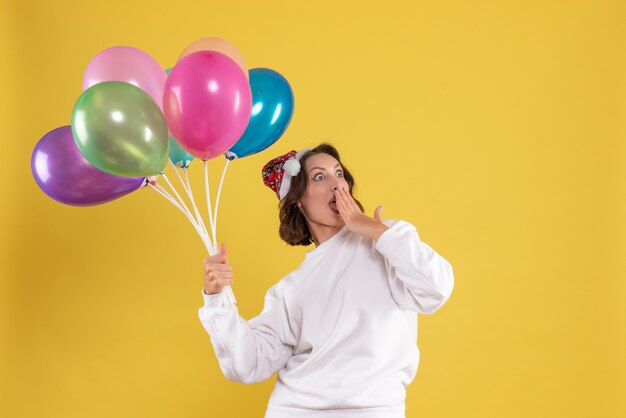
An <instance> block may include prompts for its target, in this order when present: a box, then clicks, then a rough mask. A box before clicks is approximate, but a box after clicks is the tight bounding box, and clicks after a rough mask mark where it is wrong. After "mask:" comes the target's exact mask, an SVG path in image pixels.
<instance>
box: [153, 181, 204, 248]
mask: <svg viewBox="0 0 626 418" xmlns="http://www.w3.org/2000/svg"><path fill="white" fill-rule="evenodd" d="M161 175H162V176H163V178H164V179H165V181H166V182H167V184H168V185H169V186H170V189H172V191H173V192H174V194H175V195H176V197H177V198H178V202H179V203H180V205H181V206H182V207H183V208H184V209H185V211H186V212H187V214H188V215H189V216H192V215H191V211H190V210H189V208H187V205H186V204H185V201H184V200H183V199H182V198H181V197H180V195H179V194H178V191H177V190H176V189H175V188H174V186H173V185H172V183H171V182H170V180H169V179H168V178H167V176H166V175H165V173H161ZM157 187H161V186H160V185H159V184H157ZM162 190H165V189H162ZM194 221H196V220H195V219H194ZM198 223H199V222H198V221H196V224H198ZM198 226H200V225H198ZM207 238H208V237H207Z"/></svg>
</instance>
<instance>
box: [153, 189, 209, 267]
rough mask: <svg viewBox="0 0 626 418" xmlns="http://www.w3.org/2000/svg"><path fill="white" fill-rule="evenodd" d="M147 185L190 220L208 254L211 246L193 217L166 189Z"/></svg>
mask: <svg viewBox="0 0 626 418" xmlns="http://www.w3.org/2000/svg"><path fill="white" fill-rule="evenodd" d="M148 186H149V187H150V188H151V189H152V190H154V191H155V192H157V193H159V194H160V195H161V196H163V197H164V198H165V199H167V200H169V201H170V203H171V204H173V205H174V206H176V207H177V208H178V209H180V211H181V212H183V214H185V216H186V217H187V219H189V222H191V224H192V225H193V227H194V228H196V231H197V232H198V234H199V235H200V238H201V239H202V242H203V243H204V246H205V247H206V248H207V250H208V251H209V255H212V254H211V247H210V245H209V241H208V239H207V238H206V237H205V236H204V234H202V232H201V230H200V227H199V226H198V224H196V223H195V222H194V220H193V218H192V217H191V215H190V214H189V213H188V212H186V211H185V210H184V209H183V208H182V207H181V206H180V205H179V204H178V203H176V201H175V200H174V198H173V197H172V196H170V195H169V194H168V193H167V191H166V190H165V189H163V188H162V187H160V186H158V185H157V187H155V186H153V185H152V184H150V183H148Z"/></svg>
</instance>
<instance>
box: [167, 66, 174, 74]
mask: <svg viewBox="0 0 626 418" xmlns="http://www.w3.org/2000/svg"><path fill="white" fill-rule="evenodd" d="M172 68H174V67H172ZM172 68H166V69H165V74H166V75H170V73H171V72H172Z"/></svg>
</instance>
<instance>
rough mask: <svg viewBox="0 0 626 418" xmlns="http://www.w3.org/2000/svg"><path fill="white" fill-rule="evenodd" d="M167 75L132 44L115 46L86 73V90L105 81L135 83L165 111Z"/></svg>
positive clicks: (91, 65)
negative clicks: (164, 89) (164, 100)
mask: <svg viewBox="0 0 626 418" xmlns="http://www.w3.org/2000/svg"><path fill="white" fill-rule="evenodd" d="M165 80H167V75H166V74H165V72H164V71H163V68H161V65H159V63H158V62H157V61H156V60H155V59H154V58H152V57H151V56H150V55H148V54H146V53H145V52H143V51H141V50H140V49H137V48H133V47H130V46H114V47H112V48H108V49H105V50H104V51H102V52H100V53H99V54H98V55H96V56H95V57H93V59H92V60H91V62H89V65H87V70H86V71H85V75H84V76H83V91H85V90H87V89H88V88H89V87H91V86H93V85H94V84H98V83H101V82H103V81H124V82H126V83H130V84H134V85H135V86H137V87H139V88H140V89H142V90H143V91H145V92H146V93H148V94H149V95H150V97H152V99H153V100H154V101H155V102H156V104H157V105H158V106H159V109H161V110H163V88H164V87H165Z"/></svg>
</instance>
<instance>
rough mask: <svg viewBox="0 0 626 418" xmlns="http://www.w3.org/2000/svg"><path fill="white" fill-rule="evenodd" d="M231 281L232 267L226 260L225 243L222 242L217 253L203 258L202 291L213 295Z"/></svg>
mask: <svg viewBox="0 0 626 418" xmlns="http://www.w3.org/2000/svg"><path fill="white" fill-rule="evenodd" d="M232 283H233V269H232V267H231V265H230V264H228V261H227V260H226V244H224V243H222V245H221V247H220V253H219V254H216V255H212V256H210V257H207V258H205V259H204V292H205V293H206V294H207V295H214V294H216V293H220V292H221V291H222V289H223V288H224V286H227V285H230V284H232Z"/></svg>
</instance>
